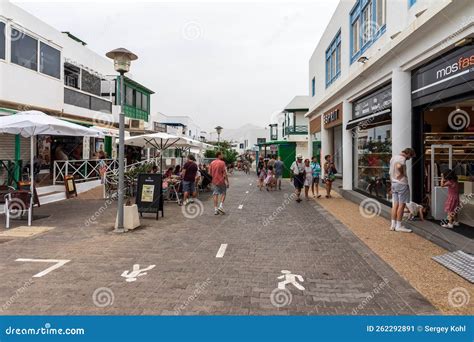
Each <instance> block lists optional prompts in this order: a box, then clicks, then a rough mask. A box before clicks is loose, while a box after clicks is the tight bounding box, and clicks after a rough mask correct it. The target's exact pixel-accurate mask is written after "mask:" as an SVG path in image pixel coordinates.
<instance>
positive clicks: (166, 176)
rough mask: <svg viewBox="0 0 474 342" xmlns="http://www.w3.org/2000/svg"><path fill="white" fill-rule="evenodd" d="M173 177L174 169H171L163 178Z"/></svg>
mask: <svg viewBox="0 0 474 342" xmlns="http://www.w3.org/2000/svg"><path fill="white" fill-rule="evenodd" d="M172 175H173V168H172V167H169V168H168V169H167V170H166V172H165V174H164V175H163V178H170V177H171V176H172Z"/></svg>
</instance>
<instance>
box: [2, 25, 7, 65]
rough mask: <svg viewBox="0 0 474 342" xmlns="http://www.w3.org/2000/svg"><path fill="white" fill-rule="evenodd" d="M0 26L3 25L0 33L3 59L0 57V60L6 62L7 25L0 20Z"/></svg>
mask: <svg viewBox="0 0 474 342" xmlns="http://www.w3.org/2000/svg"><path fill="white" fill-rule="evenodd" d="M0 24H3V30H1V31H3V33H2V32H0V34H3V57H2V56H0V60H1V61H4V62H6V60H7V23H6V22H5V21H3V20H0Z"/></svg>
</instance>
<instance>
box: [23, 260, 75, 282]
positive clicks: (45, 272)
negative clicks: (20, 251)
mask: <svg viewBox="0 0 474 342" xmlns="http://www.w3.org/2000/svg"><path fill="white" fill-rule="evenodd" d="M15 261H27V262H54V263H55V265H53V266H51V267H48V268H47V269H45V270H44V271H41V272H40V273H37V274H35V275H34V276H33V277H34V278H40V277H42V276H45V275H46V274H48V273H49V272H51V271H54V270H55V269H57V268H60V267H61V266H64V265H65V264H67V263H68V262H69V261H71V260H56V259H23V258H19V259H16V260H15Z"/></svg>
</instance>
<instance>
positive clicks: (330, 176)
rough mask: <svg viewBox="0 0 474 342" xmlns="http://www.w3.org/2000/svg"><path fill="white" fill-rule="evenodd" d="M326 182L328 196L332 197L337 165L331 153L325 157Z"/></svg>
mask: <svg viewBox="0 0 474 342" xmlns="http://www.w3.org/2000/svg"><path fill="white" fill-rule="evenodd" d="M324 160H326V162H325V163H324V184H325V185H326V198H331V190H332V182H334V181H335V180H336V173H337V170H336V167H335V166H334V162H333V161H332V156H331V155H330V154H328V155H326V156H325V157H324Z"/></svg>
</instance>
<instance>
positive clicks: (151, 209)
mask: <svg viewBox="0 0 474 342" xmlns="http://www.w3.org/2000/svg"><path fill="white" fill-rule="evenodd" d="M135 203H136V205H137V207H138V212H139V213H140V216H143V213H156V219H157V220H158V216H159V212H160V211H161V217H163V215H164V213H163V196H162V178H161V174H159V173H140V174H139V175H138V185H137V195H136V198H135Z"/></svg>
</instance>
